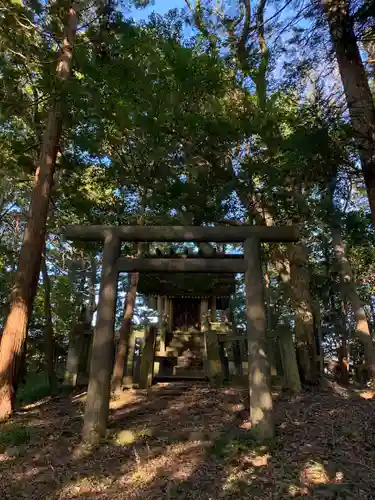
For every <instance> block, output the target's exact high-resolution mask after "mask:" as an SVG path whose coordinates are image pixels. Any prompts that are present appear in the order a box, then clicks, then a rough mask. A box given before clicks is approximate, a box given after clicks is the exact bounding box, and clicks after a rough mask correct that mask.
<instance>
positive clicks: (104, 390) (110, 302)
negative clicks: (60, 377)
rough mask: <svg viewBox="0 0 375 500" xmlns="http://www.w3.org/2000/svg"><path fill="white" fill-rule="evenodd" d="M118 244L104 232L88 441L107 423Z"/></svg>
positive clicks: (86, 428)
mask: <svg viewBox="0 0 375 500" xmlns="http://www.w3.org/2000/svg"><path fill="white" fill-rule="evenodd" d="M120 245H121V242H120V239H119V238H118V237H117V236H115V235H114V234H112V233H111V232H109V233H107V235H106V237H105V240H104V250H103V270H102V278H101V284H100V292H99V304H98V310H97V322H96V328H95V332H94V338H93V345H92V354H91V363H90V380H89V386H88V390H87V400H86V407H85V417H84V423H83V439H84V440H85V441H88V442H90V443H97V442H98V441H99V439H100V437H101V436H103V435H104V433H105V431H106V428H107V423H108V412H109V399H110V382H111V375H112V365H113V354H114V350H113V336H114V322H115V312H116V311H115V309H116V298H117V269H116V260H117V258H118V257H119V254H120Z"/></svg>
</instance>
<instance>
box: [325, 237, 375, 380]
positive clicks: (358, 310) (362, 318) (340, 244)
mask: <svg viewBox="0 0 375 500" xmlns="http://www.w3.org/2000/svg"><path fill="white" fill-rule="evenodd" d="M332 244H333V248H334V252H335V258H336V262H337V264H338V268H339V275H340V285H341V293H342V297H343V298H344V299H345V298H346V299H347V300H348V302H349V303H350V305H351V306H352V310H353V314H354V317H355V332H356V335H357V337H358V340H359V341H360V342H361V344H362V346H363V350H364V355H365V363H366V365H367V368H368V371H369V374H370V376H371V378H372V379H373V381H375V351H374V346H373V342H372V338H371V333H370V328H369V325H368V321H367V317H366V313H365V309H364V307H363V304H362V302H361V299H360V298H359V295H358V293H357V289H356V286H355V282H354V277H353V271H352V268H351V266H350V263H349V260H348V258H347V255H346V250H345V244H344V241H343V239H342V236H341V232H340V230H339V228H337V227H335V228H332ZM343 358H347V353H346V354H345V355H344V356H343Z"/></svg>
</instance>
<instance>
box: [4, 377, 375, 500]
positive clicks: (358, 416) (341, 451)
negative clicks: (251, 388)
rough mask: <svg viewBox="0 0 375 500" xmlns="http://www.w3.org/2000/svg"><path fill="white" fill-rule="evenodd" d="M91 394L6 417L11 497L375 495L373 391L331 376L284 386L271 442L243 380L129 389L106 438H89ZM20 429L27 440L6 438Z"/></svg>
mask: <svg viewBox="0 0 375 500" xmlns="http://www.w3.org/2000/svg"><path fill="white" fill-rule="evenodd" d="M84 397H85V395H84V393H82V394H75V395H72V396H70V397H59V398H55V399H52V400H51V401H46V402H42V403H41V404H39V405H37V406H31V407H28V408H27V409H25V410H24V411H22V412H20V413H19V414H18V415H17V416H16V418H15V419H14V420H13V421H12V422H9V423H8V424H6V425H3V426H2V427H0V477H1V479H0V487H1V498H2V499H3V500H8V499H9V500H10V499H12V500H13V499H16V498H17V499H26V498H27V499H51V500H52V499H53V500H57V499H58V500H67V499H72V498H95V499H101V500H104V499H112V498H113V499H120V500H121V499H127V500H146V499H147V500H151V499H155V500H156V499H166V500H172V499H186V500H187V499H194V500H200V499H204V500H209V499H236V498H249V499H254V500H255V499H275V500H276V499H278V500H279V499H288V498H317V499H320V498H342V499H371V498H374V495H373V491H375V464H374V457H375V431H374V429H375V425H374V424H375V421H374V420H375V399H373V395H372V393H365V392H364V393H359V392H354V391H348V390H345V389H343V388H340V387H339V386H338V385H336V384H327V386H326V388H325V390H320V391H311V392H304V393H302V394H301V395H299V396H294V397H288V396H286V395H280V396H278V397H277V398H276V404H275V406H276V411H275V415H276V424H277V436H276V439H275V440H274V442H272V443H270V444H269V446H268V447H267V448H266V447H263V448H262V447H259V446H256V444H255V443H254V442H253V441H252V439H251V432H250V431H249V430H247V429H246V418H247V414H246V410H245V409H244V405H245V400H244V398H245V393H244V392H243V391H242V390H240V389H234V388H221V389H213V388H212V387H210V386H209V385H207V384H205V383H194V384H187V383H175V384H158V385H156V386H155V387H153V388H152V390H150V391H149V392H148V393H147V392H141V391H134V392H133V391H124V392H123V393H122V394H121V396H120V397H119V398H117V399H115V400H113V401H112V402H111V416H110V426H109V432H108V437H107V438H106V440H105V441H104V442H103V444H102V446H101V447H100V448H98V449H96V450H90V449H85V448H82V447H81V446H80V444H79V433H80V429H81V425H82V413H83V405H84ZM14 433H15V435H18V434H17V433H21V434H22V433H23V436H24V437H23V438H20V440H23V441H24V443H23V444H22V445H19V444H17V439H16V440H15V442H14V443H12V442H11V440H10V441H9V439H8V438H7V439H8V441H7V439H4V436H12V435H13V434H14ZM1 435H3V439H2V438H1ZM25 435H26V437H27V439H25Z"/></svg>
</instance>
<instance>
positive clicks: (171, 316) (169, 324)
mask: <svg viewBox="0 0 375 500" xmlns="http://www.w3.org/2000/svg"><path fill="white" fill-rule="evenodd" d="M172 329H173V300H172V299H171V298H170V299H169V318H168V332H169V333H170V332H171V331H172Z"/></svg>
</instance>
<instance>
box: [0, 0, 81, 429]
mask: <svg viewBox="0 0 375 500" xmlns="http://www.w3.org/2000/svg"><path fill="white" fill-rule="evenodd" d="M76 29H77V12H76V10H75V8H74V7H73V6H72V7H71V8H70V9H69V11H68V15H67V22H66V25H65V36H64V40H63V44H62V49H61V52H60V54H59V57H58V61H57V68H56V75H57V78H58V80H60V81H61V82H62V83H63V82H64V81H66V80H68V78H69V76H70V73H71V64H72V49H73V42H74V38H75V34H76ZM61 104H62V103H61V102H60V101H59V98H58V97H56V98H55V99H54V102H53V103H52V104H51V109H50V111H49V112H48V116H47V122H46V127H45V131H44V136H43V140H42V144H41V150H40V156H39V165H38V171H37V181H36V184H35V186H34V188H33V191H32V195H31V201H30V211H29V217H28V222H27V226H26V228H25V233H24V237H23V241H22V246H21V251H20V257H19V262H18V269H17V273H16V276H15V279H14V285H13V288H12V292H11V297H10V310H9V314H8V317H7V320H6V323H5V327H4V333H3V337H2V341H1V348H0V420H2V419H6V418H7V417H9V415H11V413H12V411H13V406H14V399H15V388H16V385H17V378H18V372H19V368H20V359H21V354H22V351H23V348H24V345H25V342H26V337H27V329H28V323H29V319H30V314H31V310H32V306H33V302H34V298H35V295H36V290H37V285H38V279H39V274H40V268H41V260H42V253H43V249H44V244H45V232H46V222H47V215H48V208H49V205H50V201H51V191H52V186H53V176H54V172H55V165H56V157H57V150H58V144H59V140H60V136H61V128H62V109H61V108H62V106H61Z"/></svg>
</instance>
